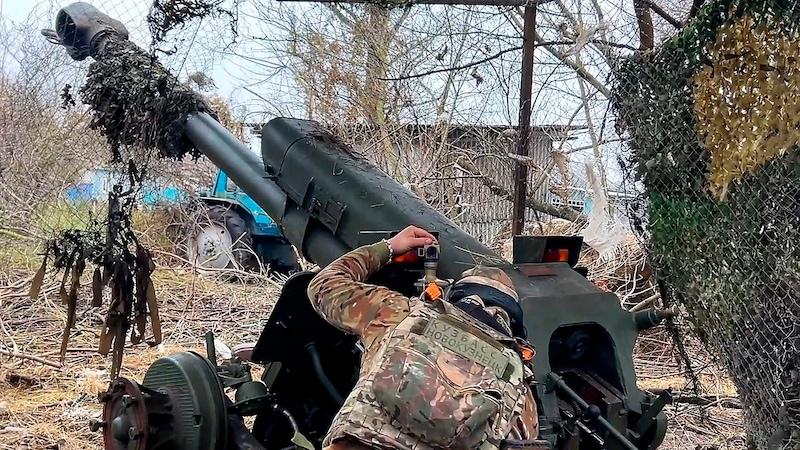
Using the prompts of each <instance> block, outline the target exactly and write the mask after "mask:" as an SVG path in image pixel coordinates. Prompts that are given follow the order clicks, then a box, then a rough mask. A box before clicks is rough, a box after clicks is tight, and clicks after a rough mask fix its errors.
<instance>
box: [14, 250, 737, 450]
mask: <svg viewBox="0 0 800 450" xmlns="http://www.w3.org/2000/svg"><path fill="white" fill-rule="evenodd" d="M0 244H2V243H0ZM4 248H5V250H2V251H0V253H4V254H5V255H0V256H3V257H2V261H4V264H3V266H4V267H2V270H0V277H2V278H0V318H2V325H3V328H1V329H0V342H2V345H3V347H4V348H9V349H10V348H13V346H16V348H17V351H19V352H21V353H25V354H30V355H36V356H39V357H41V358H44V359H47V360H49V361H52V362H56V363H57V362H58V358H59V355H58V351H59V350H58V348H59V345H60V338H61V332H62V330H63V326H64V323H65V321H66V311H65V307H64V306H63V305H61V304H60V302H59V301H58V297H57V287H58V285H57V283H56V282H55V280H51V281H52V282H51V284H49V285H46V286H44V287H43V289H42V291H43V293H42V296H41V298H40V299H39V300H37V301H31V300H30V299H29V298H28V297H27V290H28V287H29V281H28V280H29V279H30V277H31V275H32V274H33V272H34V270H35V269H36V266H37V264H38V262H39V260H38V259H37V258H36V257H35V256H32V255H31V254H30V253H29V252H26V251H16V250H12V247H11V246H8V245H6V246H5V247H4ZM6 253H7V254H6ZM154 278H155V282H156V284H157V287H158V298H159V302H160V305H161V306H160V307H161V310H160V312H161V318H162V324H163V330H164V342H163V343H162V345H159V346H157V347H154V348H148V347H147V346H146V345H144V344H142V345H138V346H136V347H135V348H133V347H132V346H131V345H130V344H129V345H128V347H127V348H126V353H125V359H124V361H123V369H122V373H121V375H122V376H125V377H130V378H133V379H136V380H141V378H142V376H143V374H144V372H145V370H146V369H147V367H148V365H149V364H150V363H152V362H153V361H154V360H155V359H156V358H158V357H160V356H163V355H167V354H169V353H172V352H177V351H182V350H188V349H194V350H198V351H200V352H201V353H205V350H204V343H203V335H204V333H205V332H207V331H209V330H210V331H213V332H214V333H215V334H216V336H217V337H218V338H220V339H221V340H222V341H223V342H226V343H228V345H229V346H233V345H235V344H238V343H241V342H248V341H255V340H256V339H257V338H258V335H259V333H260V331H261V328H262V326H263V323H264V321H265V320H266V318H267V317H268V315H269V313H270V311H271V308H272V305H273V302H274V300H275V299H276V298H277V294H278V290H279V287H278V286H277V285H275V284H272V283H270V282H268V281H266V280H263V281H261V282H257V283H231V282H222V281H220V280H216V279H213V278H208V277H198V276H195V275H194V274H192V273H190V272H188V271H182V270H178V269H171V268H167V267H161V268H159V269H158V270H157V271H156V273H155V277H154ZM84 298H88V297H84ZM101 314H102V311H99V310H96V309H92V308H89V307H88V301H87V302H85V303H83V304H81V306H80V307H79V313H78V319H77V326H76V328H75V329H74V330H73V332H72V334H71V336H72V337H71V341H70V351H69V352H68V353H67V356H66V360H65V361H64V366H63V367H62V368H55V367H51V366H47V365H44V364H41V363H38V362H34V361H30V360H22V359H19V358H9V357H7V356H0V449H2V450H5V449H9V450H10V449H50V448H52V449H65V450H67V449H101V448H102V444H101V441H100V435H99V434H98V433H92V432H91V431H90V430H89V427H88V424H89V420H90V419H93V418H97V417H99V414H100V411H101V408H100V405H99V404H98V403H97V400H96V399H97V393H99V392H101V391H103V390H105V388H106V386H107V383H108V381H109V380H108V370H109V368H110V364H111V361H110V356H109V357H102V356H100V355H98V354H97V353H96V351H95V348H96V346H97V342H98V333H99V330H100V327H99V325H100V315H101ZM669 342H670V340H669V338H668V337H667V335H666V334H665V333H664V332H663V331H661V330H657V331H654V332H650V333H647V334H646V335H645V336H643V338H642V339H641V341H640V343H639V346H638V349H637V357H636V369H637V372H638V375H639V377H640V386H641V387H642V388H645V389H657V388H672V389H673V390H675V391H683V392H685V393H688V392H687V391H688V386H689V382H688V380H687V377H686V376H685V374H684V373H683V372H684V370H683V369H682V367H681V366H680V365H679V364H678V362H677V360H676V358H675V356H674V352H673V351H672V346H671V345H670V344H669ZM685 344H686V346H687V348H688V351H689V352H690V354H691V355H692V364H693V366H694V368H695V369H696V370H697V372H698V373H699V378H700V380H701V382H702V385H703V388H704V392H703V394H704V395H705V396H715V395H718V396H722V397H723V398H731V397H735V392H734V389H733V387H732V385H731V383H730V381H729V380H728V379H727V378H726V377H725V376H724V375H722V374H721V371H720V370H719V369H718V368H716V366H714V365H713V364H712V363H711V362H710V358H709V357H708V355H707V354H705V352H703V351H702V349H701V347H700V345H698V343H697V342H695V341H692V340H689V341H687V342H686V343H685ZM254 375H255V374H254ZM739 413H740V411H739V410H737V409H731V408H723V407H714V406H709V407H702V406H695V405H686V404H678V405H675V406H670V407H669V409H668V414H669V418H670V429H669V432H668V436H667V440H666V442H665V445H664V446H662V449H663V450H671V449H712V448H715V449H740V448H744V441H743V439H744V438H743V435H742V433H741V430H742V424H741V417H740V414H739Z"/></svg>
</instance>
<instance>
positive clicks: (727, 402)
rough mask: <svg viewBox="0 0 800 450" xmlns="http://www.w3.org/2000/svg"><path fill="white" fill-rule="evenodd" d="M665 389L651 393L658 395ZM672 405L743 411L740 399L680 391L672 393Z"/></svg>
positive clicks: (652, 390) (653, 390) (654, 390)
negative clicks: (682, 404) (684, 404)
mask: <svg viewBox="0 0 800 450" xmlns="http://www.w3.org/2000/svg"><path fill="white" fill-rule="evenodd" d="M664 391H665V389H651V390H650V392H652V393H653V394H656V395H660V394H661V393H663V392H664ZM672 403H686V404H689V405H697V406H707V407H711V406H714V407H718V408H730V409H742V404H741V403H740V402H739V399H737V398H735V397H729V396H727V395H693V394H683V393H681V392H680V391H678V392H674V393H672Z"/></svg>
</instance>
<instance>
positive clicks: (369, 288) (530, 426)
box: [308, 243, 538, 450]
mask: <svg viewBox="0 0 800 450" xmlns="http://www.w3.org/2000/svg"><path fill="white" fill-rule="evenodd" d="M388 260H389V249H388V246H387V245H386V244H384V243H378V244H374V245H369V246H364V247H361V248H358V249H356V250H354V251H352V252H350V253H348V254H346V255H344V256H342V257H341V258H339V259H338V260H336V261H334V262H333V263H331V264H330V265H329V266H327V267H325V268H324V269H323V270H321V271H320V272H319V273H318V274H317V276H316V277H314V279H313V280H312V281H311V283H310V285H309V288H308V294H309V298H310V299H311V301H312V303H313V306H314V308H315V309H316V310H317V312H318V313H319V314H320V315H321V316H322V317H324V318H325V319H326V320H327V321H328V322H330V323H331V324H333V325H334V326H335V327H337V328H339V329H341V330H343V331H345V332H347V333H350V334H354V335H356V336H358V337H359V338H360V340H361V342H362V344H363V346H364V349H365V353H364V356H363V360H362V365H361V372H360V378H359V381H358V383H357V384H356V386H355V388H354V389H353V391H352V392H351V393H350V395H348V397H347V398H346V399H345V403H344V405H343V406H342V408H341V410H340V411H339V413H338V414H337V416H336V417H335V418H334V420H333V423H332V424H331V427H330V430H329V432H328V435H327V436H326V438H325V442H324V443H323V446H327V445H330V444H331V443H333V442H336V441H338V440H340V439H346V438H349V439H355V440H358V441H360V442H362V443H364V444H366V445H369V446H371V447H372V448H380V449H403V450H429V449H433V448H453V449H456V448H481V449H483V448H486V449H491V448H497V444H498V441H499V440H500V439H515V440H532V439H536V438H537V436H538V415H537V409H536V404H535V402H534V400H533V396H532V393H531V391H530V388H529V386H528V385H527V383H526V382H525V380H524V378H525V376H524V370H525V369H524V368H523V367H522V363H521V359H519V356H518V355H517V354H516V353H515V352H514V351H513V350H511V349H508V348H504V347H501V346H499V345H496V344H497V342H496V341H497V340H502V339H503V338H504V337H502V335H499V334H498V333H496V332H495V331H494V330H492V329H491V328H489V327H486V326H483V324H480V323H478V322H476V321H474V320H472V319H471V318H470V317H469V316H468V315H466V314H464V313H462V312H461V311H460V310H458V308H455V307H453V306H452V305H450V304H448V303H446V302H433V303H428V302H423V301H421V300H420V299H417V298H408V297H406V296H404V295H402V294H400V293H398V292H395V291H392V290H390V289H388V288H384V287H381V286H375V285H370V284H367V283H365V282H364V281H365V280H366V279H367V278H369V276H370V275H372V274H373V273H375V272H376V271H378V270H380V269H381V268H382V267H383V266H384V265H385V264H387V263H388ZM453 316H456V317H457V318H458V320H457V321H455V322H454V321H450V324H451V325H452V324H454V323H456V322H457V326H458V328H459V329H464V330H467V331H469V332H470V333H472V334H475V335H478V336H487V335H488V336H490V337H492V338H493V339H494V340H492V339H489V340H488V341H487V342H494V343H495V345H496V347H495V348H490V347H486V345H487V344H484V343H478V344H476V345H478V346H479V347H480V346H481V345H483V347H480V352H482V354H483V355H484V356H483V361H481V362H482V363H483V364H478V363H477V362H476V361H479V360H480V359H481V358H477V359H476V358H466V357H462V356H463V355H464V354H463V353H461V354H459V353H457V352H453V351H449V350H448V349H446V348H443V347H441V346H439V345H438V344H435V343H434V345H431V342H432V341H430V340H429V339H427V338H426V336H422V335H423V334H431V333H435V332H437V331H433V332H432V331H430V330H431V329H432V328H435V327H428V326H427V325H428V324H429V323H432V322H433V323H435V324H439V326H445V327H447V326H448V325H441V323H442V322H441V321H439V320H437V319H438V318H440V317H444V318H448V317H449V318H452V317H453ZM458 316H460V317H458ZM423 328H424V332H423V331H422V330H423ZM439 330H440V331H441V329H439ZM448 331H449V330H448ZM462 335H463V333H462ZM459 339H467V338H464V337H459ZM473 340H474V339H473ZM476 342H477V341H476ZM434 347H436V348H434ZM487 348H488V350H486V349H487ZM500 349H502V350H500ZM472 352H473V356H475V353H476V350H474V349H473V350H472ZM500 353H502V354H500ZM486 355H489V356H486ZM504 358H505V359H504ZM498 361H500V362H499V363H498ZM504 361H508V363H507V367H506V366H502V363H503V362H504ZM500 366H502V367H505V369H506V370H500V371H499V372H497V371H496V370H495V369H497V368H498V367H500ZM409 367H412V369H411V370H409ZM501 373H503V374H502V375H501ZM487 393H489V394H491V393H494V394H495V395H494V396H491V395H487ZM445 412H446V414H445ZM458 415H461V416H462V417H457V416H458ZM487 418H490V419H488V420H490V422H489V423H490V425H483V423H485V422H486V420H487ZM431 424H436V426H435V427H433V426H431ZM411 430H415V432H412V431H411Z"/></svg>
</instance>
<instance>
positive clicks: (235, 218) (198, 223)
mask: <svg viewBox="0 0 800 450" xmlns="http://www.w3.org/2000/svg"><path fill="white" fill-rule="evenodd" d="M188 228H189V230H188V233H187V236H186V258H187V259H188V260H189V261H190V262H191V263H192V264H194V265H195V266H196V267H198V268H201V269H232V268H237V267H238V268H242V269H245V270H247V269H250V268H252V267H253V266H254V263H253V250H252V246H253V237H252V236H251V235H250V232H249V231H248V230H247V224H246V223H245V221H244V219H242V217H241V216H240V215H239V214H237V213H236V211H233V210H231V209H229V208H226V207H224V206H220V205H212V206H207V207H203V208H200V209H199V211H198V212H197V213H196V214H195V215H194V218H193V220H191V221H190V223H189V227H188Z"/></svg>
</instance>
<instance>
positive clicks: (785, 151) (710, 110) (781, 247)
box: [614, 0, 800, 448]
mask: <svg viewBox="0 0 800 450" xmlns="http://www.w3.org/2000/svg"><path fill="white" fill-rule="evenodd" d="M751 25H752V26H751ZM798 29H800V4H798V3H796V2H793V1H792V2H790V1H779V0H773V1H767V0H759V1H745V0H721V1H713V2H711V3H708V4H707V5H706V6H705V7H704V8H703V10H702V12H701V14H700V15H699V16H698V17H697V18H696V20H694V21H693V22H692V23H691V24H689V26H688V27H687V28H685V29H684V30H682V31H681V32H680V33H679V34H678V35H676V36H674V37H673V38H672V39H670V40H669V41H667V42H666V43H665V44H664V45H663V47H662V48H660V49H658V50H657V51H652V52H646V53H640V54H637V55H634V56H633V57H631V58H628V59H625V60H623V61H620V62H619V63H618V64H617V66H616V67H615V72H616V73H615V78H616V86H615V89H614V106H615V109H616V113H617V116H618V124H619V126H620V128H621V129H620V131H625V132H627V133H628V134H629V137H630V146H631V149H632V154H633V157H632V160H631V161H630V162H631V165H632V166H633V167H634V168H635V170H636V172H637V174H638V176H639V178H640V179H641V181H642V182H643V183H644V185H645V187H646V191H647V194H646V201H647V212H648V218H647V222H648V224H649V230H648V231H649V232H650V242H649V245H650V252H651V256H652V258H653V259H654V263H655V264H656V267H658V270H659V276H660V277H661V278H663V279H664V281H666V283H667V285H668V286H669V291H670V293H671V294H672V295H673V296H674V298H675V299H676V300H677V301H679V302H680V303H681V304H682V305H683V306H684V307H685V308H686V310H687V311H688V312H689V315H690V321H691V323H692V324H693V326H694V327H695V330H696V331H697V333H698V335H699V336H700V337H701V339H703V341H704V342H705V343H706V345H707V346H708V347H709V349H710V350H711V351H712V352H714V353H715V354H717V355H718V356H719V357H720V359H721V361H722V362H723V364H724V365H725V366H726V367H727V369H728V371H729V373H730V375H731V377H732V378H733V381H734V383H735V384H736V387H737V390H738V391H739V394H740V395H741V397H742V400H743V403H744V406H745V412H746V414H745V417H746V419H747V422H748V425H749V431H750V437H751V439H752V442H753V444H754V446H755V447H756V448H767V447H768V442H784V443H793V444H796V443H798V442H800V406H797V405H796V403H792V401H793V400H796V399H797V398H800V377H798V376H796V375H795V374H796V373H798V372H797V371H798V370H800V327H798V326H797V324H798V323H800V281H799V280H800V275H799V274H800V247H799V246H798V242H800V186H798V182H797V180H799V179H800V154H799V153H800V152H798V151H797V149H798V143H800V131H798V130H800V117H799V116H800V115H798V114H796V113H795V112H796V111H797V110H798V107H799V106H800V100H798V98H800V97H798V95H797V94H798V93H800V72H798V70H797V69H795V68H794V67H796V66H797V65H798V64H797V62H798V60H800V54H799V53H800V52H798V46H797V44H796V42H797V39H795V38H796V33H797V32H798ZM753 92H755V94H753ZM756 125H758V126H756ZM764 130H767V132H765V131H764ZM743 136H744V138H742V137H743ZM775 448H779V447H775ZM790 448H791V447H790Z"/></svg>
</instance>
